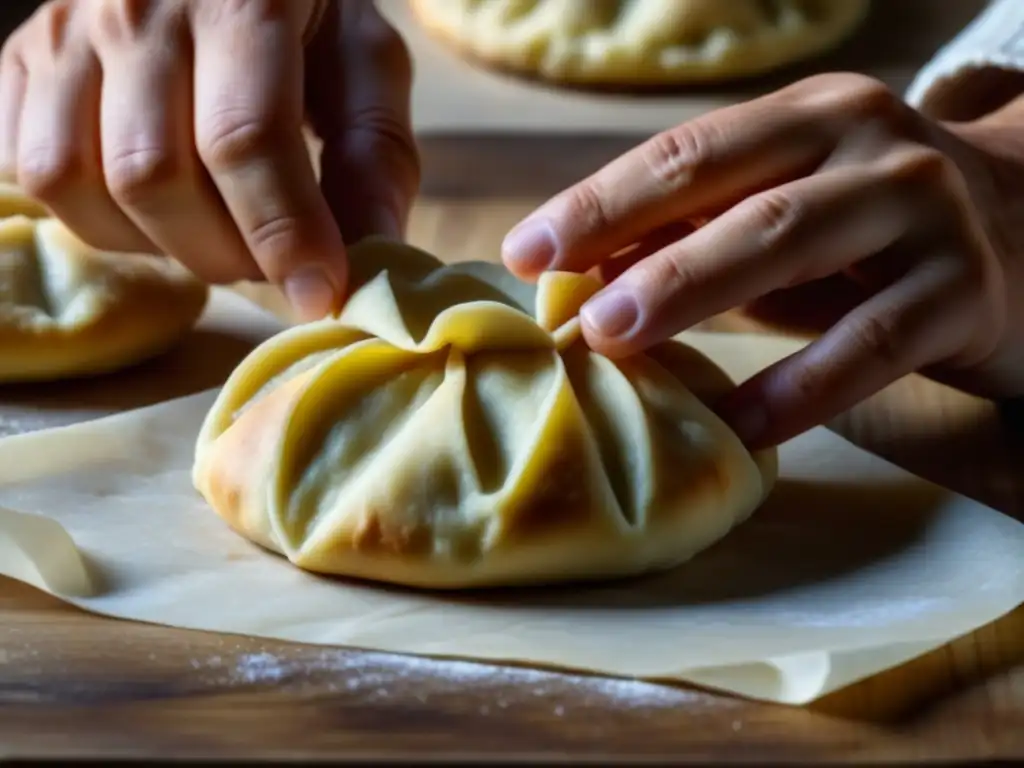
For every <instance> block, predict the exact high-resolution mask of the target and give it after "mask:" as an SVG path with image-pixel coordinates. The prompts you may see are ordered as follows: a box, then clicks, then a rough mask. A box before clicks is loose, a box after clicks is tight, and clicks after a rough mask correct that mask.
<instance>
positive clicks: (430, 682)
mask: <svg viewBox="0 0 1024 768" xmlns="http://www.w3.org/2000/svg"><path fill="white" fill-rule="evenodd" d="M212 662H213V660H212V659H210V660H207V661H206V662H205V663H203V662H198V663H199V665H200V666H202V667H204V668H207V669H209V670H210V671H211V672H212V671H214V670H216V669H218V668H221V667H223V669H222V670H221V671H222V672H223V673H224V677H223V678H222V679H221V680H220V681H219V682H223V683H227V684H232V685H278V684H284V685H300V684H302V683H308V682H310V681H312V680H315V681H316V682H317V683H318V684H321V685H322V684H324V682H325V681H326V683H327V686H328V688H329V689H330V690H332V691H349V692H358V693H361V694H362V695H364V696H366V697H367V698H368V699H376V700H381V699H386V698H389V697H391V696H395V697H399V696H401V695H403V694H404V695H408V692H409V690H410V687H412V685H410V684H416V683H423V685H422V686H416V687H418V688H419V689H420V691H421V692H419V693H416V694H415V698H416V700H417V701H418V702H420V703H424V704H425V703H427V702H428V700H429V699H431V698H435V697H443V696H453V695H459V694H460V693H465V692H466V691H467V690H471V689H476V691H477V692H480V693H485V692H491V693H493V697H492V700H491V703H490V705H489V706H483V707H481V709H480V714H482V715H488V714H492V713H493V714H498V713H500V712H501V711H502V710H506V709H509V708H510V707H514V706H515V704H516V703H517V701H518V702H522V701H524V699H526V698H529V697H535V698H541V699H547V698H550V699H551V700H552V714H553V715H554V716H555V717H562V716H564V715H565V713H566V709H565V705H564V703H563V702H561V701H560V700H562V699H564V697H566V696H567V695H571V696H572V698H573V699H574V700H580V699H581V697H582V702H583V704H584V706H602V707H607V706H612V707H619V708H629V709H651V708H661V709H667V708H673V707H680V706H684V705H685V706H687V707H691V708H692V707H693V705H694V704H695V703H699V702H701V701H702V696H701V694H699V693H695V692H693V691H687V690H682V689H679V688H674V687H670V686H666V685H658V684H655V683H648V682H644V681H641V680H629V679H620V678H602V677H590V676H586V675H574V674H561V673H557V672H548V671H542V670H537V669H526V668H520V667H500V666H492V665H489V664H485V663H477V662H471V661H449V660H437V659H427V658H420V657H415V656H399V655H388V654H383V653H358V654H357V653H353V652H351V651H344V650H335V649H328V650H324V651H321V652H320V653H316V654H311V655H303V656H301V657H299V658H292V657H283V656H278V655H276V654H274V653H270V652H268V651H260V652H257V653H243V654H240V655H239V656H237V657H236V658H235V660H234V663H233V664H231V663H222V662H221V660H220V659H219V658H218V659H217V663H212ZM196 663H197V662H196V661H194V662H193V666H195V664H196ZM425 688H429V693H424V692H422V691H423V689H425ZM718 706H720V703H719V704H718Z"/></svg>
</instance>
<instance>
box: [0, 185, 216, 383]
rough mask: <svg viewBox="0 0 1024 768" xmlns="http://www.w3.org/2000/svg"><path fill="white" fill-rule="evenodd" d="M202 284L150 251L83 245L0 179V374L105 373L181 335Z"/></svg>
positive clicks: (197, 306) (8, 377) (34, 378)
mask: <svg viewBox="0 0 1024 768" xmlns="http://www.w3.org/2000/svg"><path fill="white" fill-rule="evenodd" d="M208 294H209V289H208V288H207V286H206V285H205V284H204V283H202V282H200V281H199V280H198V279H196V278H195V277H194V276H193V275H192V274H191V273H189V272H188V271H187V270H185V269H184V267H182V266H180V265H179V264H177V263H175V262H172V261H170V260H168V259H165V258H162V257H159V256H148V255H139V254H118V253H107V252H103V251H98V250H96V249H94V248H90V247H89V246H87V245H86V244H85V243H83V242H81V240H79V239H78V238H77V237H75V235H74V234H73V233H72V232H71V231H70V230H69V229H68V228H67V227H65V226H64V225H63V224H61V223H60V222H59V221H58V220H56V219H54V218H49V214H48V213H47V211H46V209H44V208H43V207H42V206H40V205H38V204H37V203H35V202H33V201H32V200H30V199H29V198H27V197H25V196H24V195H22V194H21V193H20V192H19V191H18V190H17V189H16V188H13V187H11V186H10V185H5V184H0V383H15V382H42V381H52V380H59V379H67V378H76V377H81V376H92V375H98V374H102V373H109V372H112V371H116V370H118V369H121V368H125V367H128V366H131V365H135V364H137V363H140V362H142V361H144V360H146V359H149V358H151V357H154V356H156V355H158V354H160V353H162V352H164V351H166V350H167V349H169V348H170V347H172V346H173V345H174V344H175V343H176V342H177V341H178V340H179V339H181V338H182V337H183V336H184V335H185V334H186V333H187V332H188V331H189V330H190V329H191V328H192V326H193V325H194V324H195V322H196V321H197V320H198V319H199V316H200V315H201V314H202V312H203V309H204V307H205V305H206V302H207V298H208Z"/></svg>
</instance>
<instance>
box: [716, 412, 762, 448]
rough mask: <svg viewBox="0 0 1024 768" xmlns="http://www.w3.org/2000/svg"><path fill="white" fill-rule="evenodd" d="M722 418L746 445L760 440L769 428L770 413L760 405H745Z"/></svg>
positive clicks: (723, 415)
mask: <svg viewBox="0 0 1024 768" xmlns="http://www.w3.org/2000/svg"><path fill="white" fill-rule="evenodd" d="M722 418H723V419H724V420H725V423H726V424H728V425H729V426H730V427H732V431H733V432H735V433H736V436H737V437H738V438H739V439H740V441H741V442H743V443H744V444H746V445H749V444H750V443H755V442H757V441H758V440H760V439H761V437H762V436H763V435H764V433H765V430H766V429H767V428H768V411H767V410H766V409H765V407H764V406H763V405H761V404H760V403H744V404H743V405H741V406H739V407H738V408H737V409H736V410H735V411H732V412H731V413H724V414H722Z"/></svg>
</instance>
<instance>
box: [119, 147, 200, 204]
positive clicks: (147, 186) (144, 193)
mask: <svg viewBox="0 0 1024 768" xmlns="http://www.w3.org/2000/svg"><path fill="white" fill-rule="evenodd" d="M180 170H181V168H180V164H179V163H178V160H177V158H175V157H174V156H173V154H172V153H170V152H168V151H166V150H165V149H162V148H148V149H134V150H128V151H125V150H121V151H119V152H116V153H114V154H112V155H111V156H110V157H109V158H108V159H107V161H106V163H105V168H104V174H105V176H106V182H107V189H108V190H110V194H111V196H112V197H113V198H114V199H115V200H117V201H118V202H120V203H123V204H126V205H133V204H138V203H141V202H143V201H145V200H148V199H150V198H151V197H152V196H153V194H154V193H155V192H157V191H158V190H160V189H162V188H165V187H167V186H168V185H169V184H172V183H174V181H175V180H176V179H177V178H178V176H179V174H180Z"/></svg>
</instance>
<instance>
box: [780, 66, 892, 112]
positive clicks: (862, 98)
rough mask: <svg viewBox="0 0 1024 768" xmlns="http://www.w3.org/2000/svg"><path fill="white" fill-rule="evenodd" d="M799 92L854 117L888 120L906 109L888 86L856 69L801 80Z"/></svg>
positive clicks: (827, 106)
mask: <svg viewBox="0 0 1024 768" xmlns="http://www.w3.org/2000/svg"><path fill="white" fill-rule="evenodd" d="M800 92H801V94H802V95H803V96H804V98H805V99H810V100H812V101H813V103H814V104H816V105H818V106H819V107H820V108H822V109H824V110H825V111H827V112H829V113H830V114H836V113H838V114H842V115H844V116H846V117H847V118H849V119H854V120H878V119H886V120H887V119H889V118H892V117H894V116H895V115H897V114H901V113H902V112H904V111H905V106H904V104H903V102H902V101H901V100H900V99H899V97H898V96H896V94H894V93H893V92H892V90H891V89H890V88H889V86H887V85H886V84H885V83H883V82H882V81H881V80H877V79H876V78H873V77H870V76H868V75H863V74H860V73H855V72H840V73H831V74H824V75H815V76H813V77H810V78H808V79H807V80H804V81H802V82H801V87H800Z"/></svg>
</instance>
